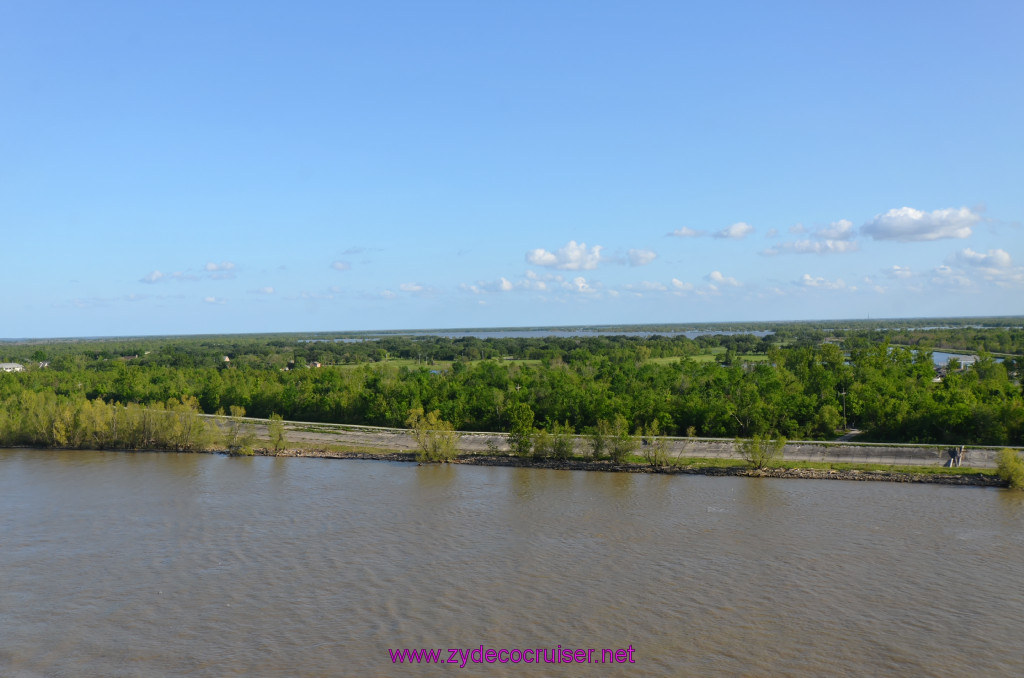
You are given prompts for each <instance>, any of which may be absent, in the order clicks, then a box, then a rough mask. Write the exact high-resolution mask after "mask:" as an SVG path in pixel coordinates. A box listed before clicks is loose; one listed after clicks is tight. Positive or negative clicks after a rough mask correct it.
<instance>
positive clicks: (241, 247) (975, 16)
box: [0, 0, 1024, 337]
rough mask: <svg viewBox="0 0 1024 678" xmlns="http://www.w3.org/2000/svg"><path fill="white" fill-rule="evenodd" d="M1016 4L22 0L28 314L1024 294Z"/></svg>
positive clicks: (8, 185) (450, 316) (794, 307)
mask: <svg viewBox="0 0 1024 678" xmlns="http://www.w3.org/2000/svg"><path fill="white" fill-rule="evenodd" d="M1021 25H1024V4H1022V3H1020V2H984V1H981V2H962V3H961V2H956V3H953V2H936V1H934V0H933V1H931V2H919V3H918V2H892V1H891V0H890V1H889V2H860V3H842V4H840V3H831V2H808V3H795V2H778V3H765V2H749V3H748V2H730V3H683V2H596V1H588V2H550V1H549V2H527V1H524V2H516V3H488V2H483V3H481V2H469V1H467V2H429V3H425V2H386V1H382V2H374V3H342V2H292V3H266V2H254V1H248V2H191V1H177V2H173V3H139V2H114V1H105V2H95V3H82V2H46V1H39V0H32V1H18V0H14V1H8V2H5V3H3V4H2V5H0V103H2V105H0V256H2V263H0V285H2V286H3V290H4V301H3V309H4V313H3V315H2V320H0V337H25V336H94V335H123V334H164V333H214V332H261V331H312V330H325V331H326V330H363V329H394V328H433V327H468V326H519V325H552V324H611V323H644V322H679V323H688V322H702V321H720V320H784V319H818V318H849V317H865V316H868V315H870V316H871V317H894V316H936V315H938V316H942V315H946V316H949V315H987V314H991V315H1010V314H1021V313H1024V304H1022V302H1021V299H1024V230H1022V222H1024V190H1022V187H1024V170H1022V164H1024V124H1022V122H1021V121H1022V119H1024V117H1022V116H1024V113H1022V111H1024V48H1022V47H1021V44H1020V26H1021Z"/></svg>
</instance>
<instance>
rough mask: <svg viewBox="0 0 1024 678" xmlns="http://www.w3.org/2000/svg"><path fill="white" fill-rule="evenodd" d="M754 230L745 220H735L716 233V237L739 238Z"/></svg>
mask: <svg viewBox="0 0 1024 678" xmlns="http://www.w3.org/2000/svg"><path fill="white" fill-rule="evenodd" d="M753 232H754V227H753V226H751V225H750V224H748V223H745V222H742V221H740V222H737V223H735V224H733V225H732V226H726V227H725V228H723V229H722V230H721V231H719V232H718V233H715V237H716V238H728V239H729V240H741V239H742V238H746V237H747V236H748V235H750V234H751V233H753Z"/></svg>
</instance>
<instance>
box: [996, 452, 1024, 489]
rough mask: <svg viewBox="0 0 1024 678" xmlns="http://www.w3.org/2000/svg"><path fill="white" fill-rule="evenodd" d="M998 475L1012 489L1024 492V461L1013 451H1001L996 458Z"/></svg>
mask: <svg viewBox="0 0 1024 678" xmlns="http://www.w3.org/2000/svg"><path fill="white" fill-rule="evenodd" d="M996 473H998V474H999V477H1000V478H1002V479H1003V480H1005V481H1006V483H1007V484H1008V485H1009V486H1010V488H1011V489H1014V490H1024V460H1022V459H1021V458H1020V455H1019V454H1017V453H1016V452H1014V451H1013V450H1011V449H1003V450H1000V451H999V456H998V457H996Z"/></svg>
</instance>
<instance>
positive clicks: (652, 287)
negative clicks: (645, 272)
mask: <svg viewBox="0 0 1024 678" xmlns="http://www.w3.org/2000/svg"><path fill="white" fill-rule="evenodd" d="M622 288H623V289H625V290H629V291H630V292H665V291H667V290H668V288H667V287H665V285H664V284H663V283H660V282H656V281H651V280H642V281H640V282H638V283H631V284H628V285H623V286H622Z"/></svg>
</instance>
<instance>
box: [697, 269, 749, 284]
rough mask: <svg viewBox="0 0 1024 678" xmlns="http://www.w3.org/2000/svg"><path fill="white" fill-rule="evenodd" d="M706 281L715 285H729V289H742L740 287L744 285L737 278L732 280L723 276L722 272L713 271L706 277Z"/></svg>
mask: <svg viewBox="0 0 1024 678" xmlns="http://www.w3.org/2000/svg"><path fill="white" fill-rule="evenodd" d="M704 279H705V280H708V281H710V282H711V283H712V284H713V285H728V286H729V287H740V285H741V284H742V283H740V281H739V280H737V279H736V278H731V277H728V276H725V275H722V273H721V272H720V271H711V273H708V274H707V275H706V276H704Z"/></svg>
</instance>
